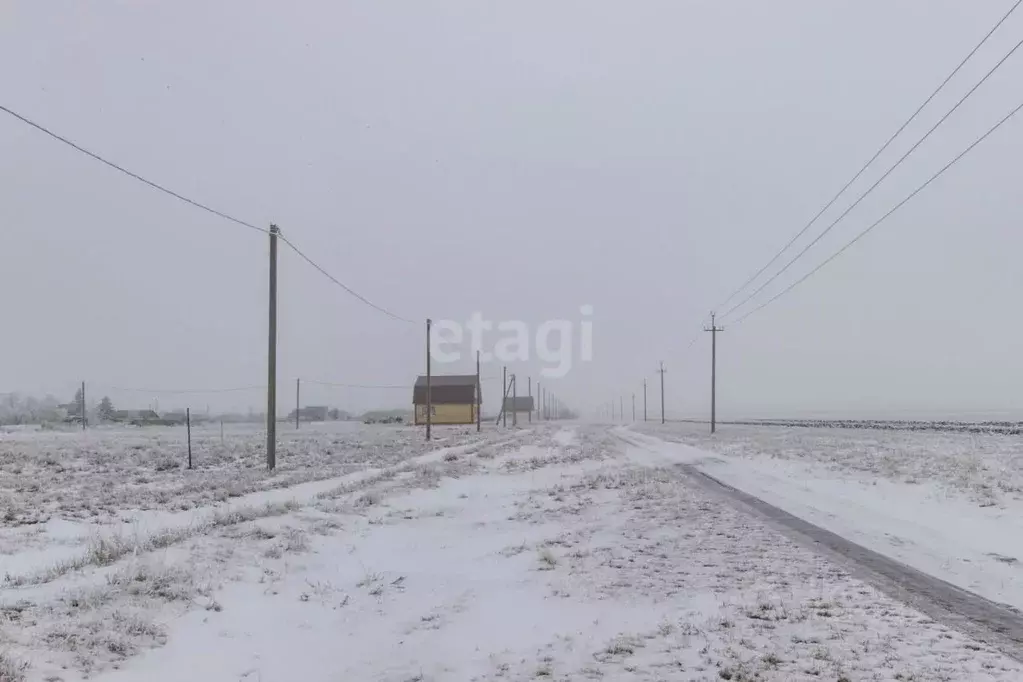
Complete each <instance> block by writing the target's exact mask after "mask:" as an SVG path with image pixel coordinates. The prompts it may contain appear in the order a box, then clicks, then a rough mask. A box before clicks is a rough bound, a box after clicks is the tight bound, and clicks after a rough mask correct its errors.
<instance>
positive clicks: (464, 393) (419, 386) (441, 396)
mask: <svg viewBox="0 0 1023 682" xmlns="http://www.w3.org/2000/svg"><path fill="white" fill-rule="evenodd" d="M430 394H431V395H430V398H431V400H430V402H431V403H432V404H434V405H473V404H475V403H476V375H475V374H442V375H439V376H431V377H430ZM481 400H482V398H481ZM412 404H413V405H425V404H426V377H425V376H420V377H419V378H418V379H416V385H415V387H414V388H413V389H412Z"/></svg>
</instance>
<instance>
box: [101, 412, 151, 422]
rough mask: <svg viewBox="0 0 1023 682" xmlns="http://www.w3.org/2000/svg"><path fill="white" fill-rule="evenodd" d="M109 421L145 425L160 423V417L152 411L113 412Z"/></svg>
mask: <svg viewBox="0 0 1023 682" xmlns="http://www.w3.org/2000/svg"><path fill="white" fill-rule="evenodd" d="M110 421H115V422H131V423H147V422H156V421H160V415H158V414H157V413H156V412H154V411H153V410H114V413H113V415H111V418H110Z"/></svg>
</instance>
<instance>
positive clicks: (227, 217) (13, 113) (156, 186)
mask: <svg viewBox="0 0 1023 682" xmlns="http://www.w3.org/2000/svg"><path fill="white" fill-rule="evenodd" d="M1021 1H1023V0H1021ZM0 111H3V112H5V113H7V114H9V115H11V116H13V117H14V118H16V119H18V120H19V121H21V122H22V123H25V124H27V125H29V126H31V127H33V128H35V129H36V130H39V131H40V132H43V133H45V134H47V135H49V136H50V137H52V138H53V139H55V140H58V141H59V142H63V143H64V144H66V145H68V146H69V147H71V148H72V149H75V150H77V151H79V152H81V153H82V154H85V155H86V156H88V157H90V158H92V159H95V160H96V161H99V162H100V163H102V164H105V165H107V166H109V167H110V168H113V169H114V170H117V171H119V172H121V173H124V174H125V175H127V176H128V177H130V178H133V179H135V180H138V181H139V182H141V183H143V184H145V185H148V186H149V187H152V188H153V189H156V190H158V191H160V192H163V193H164V194H167V195H169V196H172V197H174V198H175V199H178V200H179V201H183V202H185V203H186V204H190V205H191V206H195V207H196V208H199V209H202V210H203V211H206V212H208V213H212V214H213V215H215V216H217V217H219V218H223V219H224V220H229V221H231V222H233V223H236V224H238V225H241V226H242V227H247V228H249V229H251V230H256V231H257V232H262V233H264V234H269V233H270V230H268V229H267V228H264V227H259V226H258V225H253V224H252V223H249V222H246V221H244V220H241V219H239V218H235V217H234V216H231V215H228V214H227V213H224V212H222V211H218V210H216V209H215V208H211V207H209V206H207V205H205V204H202V203H200V202H198V201H195V200H194V199H189V198H188V197H186V196H184V195H183V194H179V193H178V192H175V191H174V190H171V189H168V188H166V187H164V186H163V185H161V184H159V183H156V182H153V181H152V180H148V179H147V178H144V177H142V176H141V175H139V174H138V173H135V172H132V171H130V170H128V169H127V168H125V167H123V166H120V165H118V164H116V163H114V162H113V161H109V160H107V159H105V158H103V157H102V156H100V155H99V154H96V153H95V152H91V151H89V150H88V149H86V148H85V147H82V146H81V145H79V144H77V143H75V142H72V141H71V140H69V139H68V138H66V137H64V136H62V135H59V134H57V133H55V132H53V131H52V130H50V129H49V128H47V127H45V126H43V125H41V124H39V123H36V122H35V121H33V120H31V119H29V118H27V117H25V116H22V115H21V114H19V113H18V112H16V111H14V110H12V109H10V108H8V107H6V106H4V105H2V104H0ZM280 238H281V240H282V241H283V242H284V243H285V244H287V245H288V246H289V247H291V249H292V250H293V251H294V252H295V253H297V254H298V255H299V256H301V257H302V258H303V259H304V260H305V261H306V262H307V263H309V264H310V265H312V266H313V267H314V268H316V269H317V270H319V271H320V272H321V273H322V274H323V275H324V276H326V277H327V278H328V279H329V280H330V281H332V282H333V283H334V284H336V285H338V286H339V287H341V288H342V289H344V290H345V291H346V292H348V293H349V294H350V295H351V296H354V297H355V298H357V299H358V300H360V301H362V302H363V303H365V304H366V305H368V306H370V307H371V308H374V309H376V310H378V311H380V312H382V313H384V314H385V315H388V316H390V317H393V318H394V319H396V320H400V321H402V322H409V323H412V320H408V319H406V318H404V317H401V316H399V315H395V314H394V313H392V312H391V311H389V310H387V309H385V308H382V307H380V306H378V305H376V304H375V303H373V302H372V301H370V300H368V299H367V298H366V297H364V296H362V295H361V294H359V293H358V292H357V291H355V290H353V289H352V288H351V287H349V286H346V285H345V284H344V283H342V282H341V281H340V280H338V279H337V278H336V277H334V276H333V275H331V274H330V273H329V272H327V271H326V270H325V269H324V268H322V267H321V266H320V265H318V264H317V263H316V262H315V261H313V259H311V258H310V257H309V256H307V255H306V254H305V253H303V252H302V250H301V249H299V248H298V247H297V246H295V244H294V243H292V242H291V241H289V240H288V238H287V237H285V236H284V235H280Z"/></svg>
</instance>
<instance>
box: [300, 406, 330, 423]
mask: <svg viewBox="0 0 1023 682" xmlns="http://www.w3.org/2000/svg"><path fill="white" fill-rule="evenodd" d="M333 412H334V414H335V415H338V416H336V417H333V418H334V419H337V418H339V417H340V412H338V411H337V410H334V411H333ZM330 416H331V409H330V408H329V407H327V406H326V405H307V406H306V407H303V408H302V409H301V410H299V411H298V418H299V421H304V422H325V421H327V418H328V417H330ZM288 421H295V410H292V411H291V414H289V415H288Z"/></svg>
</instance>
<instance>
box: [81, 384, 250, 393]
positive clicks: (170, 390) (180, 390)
mask: <svg viewBox="0 0 1023 682" xmlns="http://www.w3.org/2000/svg"><path fill="white" fill-rule="evenodd" d="M97 385H98V386H99V387H100V388H103V389H107V390H110V391H124V392H126V393H163V394H167V395H185V394H192V393H237V392H241V391H256V390H259V391H263V390H266V386H238V387H235V388H127V387H124V386H108V385H106V384H97Z"/></svg>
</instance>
